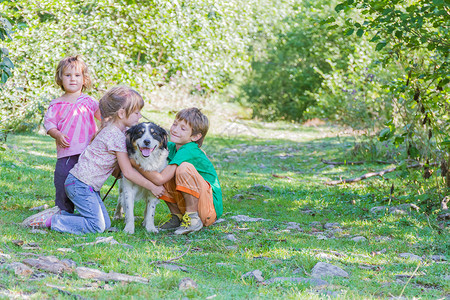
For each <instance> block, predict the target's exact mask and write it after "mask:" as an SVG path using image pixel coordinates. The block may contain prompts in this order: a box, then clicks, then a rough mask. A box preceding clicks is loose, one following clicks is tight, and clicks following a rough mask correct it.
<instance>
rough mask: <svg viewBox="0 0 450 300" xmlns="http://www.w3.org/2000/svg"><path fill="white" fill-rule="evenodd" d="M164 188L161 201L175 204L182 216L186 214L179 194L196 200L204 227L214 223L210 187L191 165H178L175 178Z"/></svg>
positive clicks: (214, 212)
mask: <svg viewBox="0 0 450 300" xmlns="http://www.w3.org/2000/svg"><path fill="white" fill-rule="evenodd" d="M164 188H165V189H166V192H165V193H164V195H163V196H162V197H161V199H162V200H164V201H166V202H170V203H175V204H176V205H177V206H178V208H179V209H180V211H181V213H182V214H184V213H185V212H186V203H185V202H184V198H183V194H182V193H181V192H183V193H188V194H190V195H192V196H194V197H195V198H198V215H199V217H200V219H201V220H202V222H203V225H204V226H209V225H211V224H212V223H214V222H215V221H216V218H217V215H216V210H215V209H214V202H213V193H212V188H211V185H210V184H209V183H208V182H207V181H206V180H205V179H203V177H202V176H201V175H200V174H199V173H198V172H197V170H196V169H195V167H194V166H193V165H192V164H190V163H187V162H184V163H182V164H180V165H179V166H178V167H177V169H176V171H175V177H174V178H172V179H171V180H170V181H168V182H166V183H165V184H164Z"/></svg>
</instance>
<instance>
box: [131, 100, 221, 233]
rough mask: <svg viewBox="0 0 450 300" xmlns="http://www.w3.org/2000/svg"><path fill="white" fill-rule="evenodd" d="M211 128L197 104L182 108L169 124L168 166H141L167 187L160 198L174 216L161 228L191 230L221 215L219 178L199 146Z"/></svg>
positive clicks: (146, 173) (147, 174) (183, 231)
mask: <svg viewBox="0 0 450 300" xmlns="http://www.w3.org/2000/svg"><path fill="white" fill-rule="evenodd" d="M208 128H209V121H208V118H207V117H206V116H205V115H204V114H203V113H202V112H201V111H200V110H199V109H198V108H195V107H193V108H186V109H183V110H181V111H179V112H178V113H177V115H176V116H175V120H174V122H173V124H172V126H171V127H170V142H169V143H168V147H169V157H168V158H167V161H168V166H167V167H166V168H165V169H164V170H162V171H161V173H158V172H156V171H152V172H145V171H142V170H141V169H139V168H138V169H139V171H140V172H141V173H142V174H143V175H144V176H145V177H147V179H149V180H151V181H152V182H153V183H154V184H156V185H164V187H165V189H166V193H165V194H164V195H163V196H162V197H161V199H162V200H164V201H165V202H166V204H167V206H168V207H169V210H170V213H171V218H170V220H169V221H167V222H166V223H164V224H162V225H161V226H160V229H162V230H171V229H175V234H188V233H190V232H194V231H199V230H200V229H202V227H203V226H209V225H211V224H213V223H214V222H215V221H216V220H217V219H218V218H220V216H221V215H222V212H223V205H222V190H221V188H220V183H219V179H218V177H217V173H216V170H215V169H214V166H213V164H212V163H211V161H210V160H209V159H208V157H207V156H206V154H205V152H204V151H203V150H202V149H200V147H201V145H202V143H203V140H204V138H205V136H206V133H207V132H208ZM135 167H136V166H135Z"/></svg>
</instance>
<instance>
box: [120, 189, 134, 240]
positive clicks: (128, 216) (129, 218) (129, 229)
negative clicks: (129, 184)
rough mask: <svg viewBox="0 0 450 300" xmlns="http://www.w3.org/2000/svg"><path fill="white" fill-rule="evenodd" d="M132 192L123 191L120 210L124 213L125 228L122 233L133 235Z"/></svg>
mask: <svg viewBox="0 0 450 300" xmlns="http://www.w3.org/2000/svg"><path fill="white" fill-rule="evenodd" d="M134 193H135V192H134V191H132V190H131V191H130V190H128V191H125V189H124V193H123V198H122V200H123V202H122V208H123V210H124V212H125V228H124V229H123V231H125V232H126V233H129V234H133V233H134V196H135V195H134Z"/></svg>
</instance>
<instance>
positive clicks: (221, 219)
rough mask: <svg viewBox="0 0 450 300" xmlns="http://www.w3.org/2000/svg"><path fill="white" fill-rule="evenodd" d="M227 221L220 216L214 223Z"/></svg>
mask: <svg viewBox="0 0 450 300" xmlns="http://www.w3.org/2000/svg"><path fill="white" fill-rule="evenodd" d="M226 221H227V220H226V219H224V218H220V219H219V220H217V221H215V222H214V223H213V224H220V223H223V222H226Z"/></svg>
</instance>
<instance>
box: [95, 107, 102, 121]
mask: <svg viewBox="0 0 450 300" xmlns="http://www.w3.org/2000/svg"><path fill="white" fill-rule="evenodd" d="M94 117H95V118H96V119H97V120H99V121H101V120H102V114H101V113H100V109H97V110H96V111H95V113H94Z"/></svg>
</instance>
